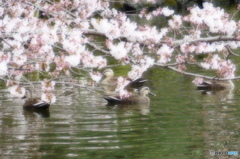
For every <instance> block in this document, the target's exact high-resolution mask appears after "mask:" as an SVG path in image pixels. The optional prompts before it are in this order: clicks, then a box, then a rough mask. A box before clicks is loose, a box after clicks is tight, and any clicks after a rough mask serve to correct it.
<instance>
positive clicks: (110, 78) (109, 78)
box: [101, 69, 147, 91]
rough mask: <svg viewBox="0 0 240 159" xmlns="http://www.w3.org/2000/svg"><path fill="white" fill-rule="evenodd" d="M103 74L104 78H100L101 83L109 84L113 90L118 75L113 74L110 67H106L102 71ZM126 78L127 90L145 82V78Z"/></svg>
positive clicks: (140, 85) (138, 86)
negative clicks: (127, 81) (127, 82)
mask: <svg viewBox="0 0 240 159" xmlns="http://www.w3.org/2000/svg"><path fill="white" fill-rule="evenodd" d="M103 75H104V77H105V78H104V79H103V80H102V82H101V84H102V85H108V86H111V89H112V91H113V90H114V89H115V88H116V86H117V80H118V77H115V76H114V72H113V70H112V69H106V70H105V71H104V72H103ZM127 80H129V81H130V82H129V84H128V85H127V86H126V89H127V90H129V89H133V88H136V89H137V88H140V87H142V86H143V85H144V83H145V82H147V80H145V79H143V78H137V79H134V80H131V79H127Z"/></svg>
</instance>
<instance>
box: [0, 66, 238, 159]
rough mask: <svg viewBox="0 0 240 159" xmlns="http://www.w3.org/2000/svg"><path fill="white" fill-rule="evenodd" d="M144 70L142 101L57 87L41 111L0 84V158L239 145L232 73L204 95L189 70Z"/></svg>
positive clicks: (193, 151) (187, 152)
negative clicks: (228, 81) (111, 100)
mask: <svg viewBox="0 0 240 159" xmlns="http://www.w3.org/2000/svg"><path fill="white" fill-rule="evenodd" d="M153 73H154V74H153ZM145 77H146V78H148V79H149V80H150V81H149V82H148V84H147V85H148V86H149V87H150V88H151V89H152V91H153V92H154V93H155V94H156V95H157V96H155V97H150V98H151V103H150V105H149V106H148V105H141V106H132V107H130V106H125V107H119V106H118V107H107V106H105V104H106V102H105V101H104V100H103V99H102V98H101V94H99V93H93V92H89V91H87V90H84V89H78V88H69V87H59V88H58V94H59V98H58V101H57V103H55V104H53V105H51V107H50V110H49V111H48V112H29V111H24V110H22V107H21V105H22V103H23V102H22V101H21V100H20V99H16V98H11V97H9V95H8V92H6V90H2V91H1V92H2V93H1V96H0V99H1V100H0V101H1V102H0V109H1V110H0V112H1V113H0V131H1V136H0V143H1V145H0V151H1V157H0V158H41V159H45V158H46V159H47V158H58V159H61V158H62V159H64V158H81V159H92V158H94V159H96V158H111V159H112V158H116V159H121V158H123V159H125V158H126V159H129V158H138V159H159V158H181V159H188V158H189V159H192V158H195V159H198V158H210V155H209V151H210V150H215V151H217V150H222V151H233V150H234V151H238V152H240V150H239V139H240V136H239V128H240V122H239V121H240V111H239V109H240V108H239V104H238V103H239V96H240V92H239V91H238V88H239V82H238V81H235V89H234V90H232V91H225V92H219V93H216V94H209V95H206V94H202V93H201V92H199V91H197V90H196V88H195V86H194V85H193V84H192V83H191V81H192V80H193V78H190V77H185V76H182V75H179V74H176V73H172V72H169V71H168V70H163V69H156V68H153V69H151V70H149V71H148V72H147V73H146V74H145ZM66 91H68V93H67V95H65V94H64V92H66ZM62 93H63V94H62ZM61 94H62V95H61Z"/></svg>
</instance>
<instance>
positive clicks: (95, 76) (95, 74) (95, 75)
mask: <svg viewBox="0 0 240 159" xmlns="http://www.w3.org/2000/svg"><path fill="white" fill-rule="evenodd" d="M89 75H90V77H91V79H92V80H93V81H95V82H97V83H98V82H99V81H100V80H101V78H102V75H101V73H100V72H90V73H89Z"/></svg>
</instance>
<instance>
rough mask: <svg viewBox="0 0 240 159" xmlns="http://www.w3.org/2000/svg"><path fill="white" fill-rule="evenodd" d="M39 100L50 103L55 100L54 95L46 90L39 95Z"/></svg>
mask: <svg viewBox="0 0 240 159" xmlns="http://www.w3.org/2000/svg"><path fill="white" fill-rule="evenodd" d="M41 100H42V101H44V102H47V103H50V104H52V103H55V102H56V96H55V95H54V94H53V93H51V92H46V93H43V94H42V95H41Z"/></svg>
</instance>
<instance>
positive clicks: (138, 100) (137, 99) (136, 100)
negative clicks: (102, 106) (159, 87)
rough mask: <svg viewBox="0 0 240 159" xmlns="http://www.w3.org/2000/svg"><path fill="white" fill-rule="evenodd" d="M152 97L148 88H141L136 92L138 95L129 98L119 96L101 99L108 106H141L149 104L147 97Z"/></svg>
mask: <svg viewBox="0 0 240 159" xmlns="http://www.w3.org/2000/svg"><path fill="white" fill-rule="evenodd" d="M148 94H150V95H153V96H155V94H153V93H152V92H151V91H150V89H149V88H148V87H141V88H140V89H139V91H138V94H132V95H130V96H129V97H123V98H121V97H120V96H105V97H103V98H104V99H105V100H106V101H107V102H108V104H109V105H112V104H143V103H149V102H150V99H149V98H148V97H147V95H148Z"/></svg>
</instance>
